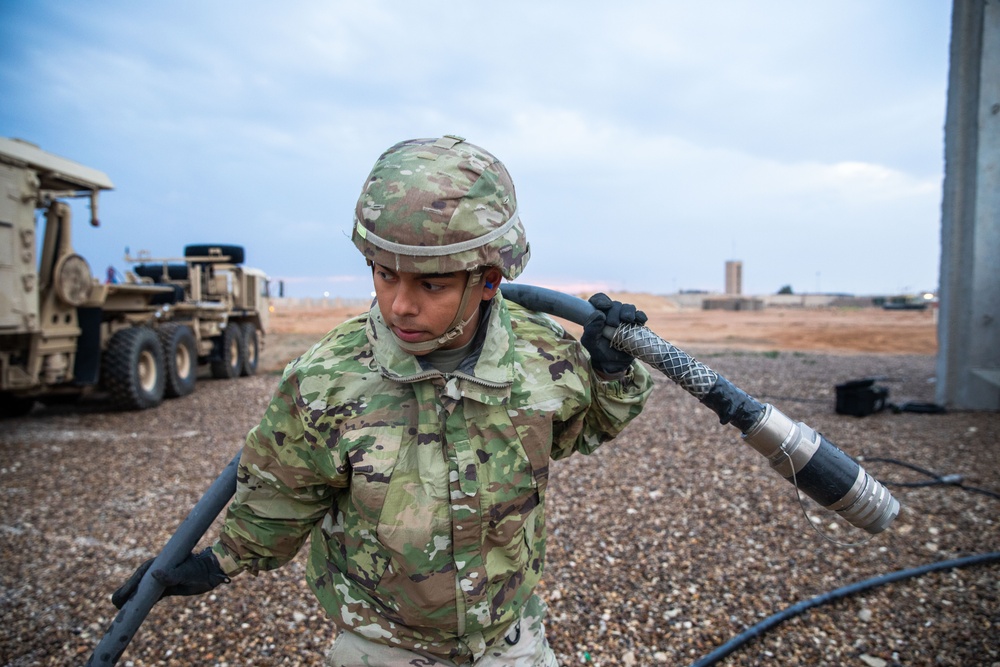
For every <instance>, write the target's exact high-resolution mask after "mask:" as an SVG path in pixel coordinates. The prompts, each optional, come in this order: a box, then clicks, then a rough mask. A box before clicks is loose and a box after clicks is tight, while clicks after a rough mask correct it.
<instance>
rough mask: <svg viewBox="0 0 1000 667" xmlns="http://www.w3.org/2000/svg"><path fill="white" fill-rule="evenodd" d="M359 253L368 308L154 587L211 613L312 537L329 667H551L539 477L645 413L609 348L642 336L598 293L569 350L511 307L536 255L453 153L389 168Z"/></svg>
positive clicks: (302, 365)
mask: <svg viewBox="0 0 1000 667" xmlns="http://www.w3.org/2000/svg"><path fill="white" fill-rule="evenodd" d="M352 240H353V242H354V244H355V245H356V246H357V247H358V249H359V250H360V251H361V252H362V253H363V254H364V256H365V259H366V260H367V262H368V264H369V265H370V266H371V269H372V279H373V282H374V287H375V294H376V299H375V301H374V302H373V304H372V307H371V310H370V311H369V312H367V313H365V314H364V315H361V316H359V317H356V318H354V319H351V320H348V321H347V322H344V323H343V324H341V325H339V326H337V327H336V328H334V329H333V330H332V331H331V332H330V333H329V334H327V335H326V337H325V338H324V339H323V340H321V341H320V342H319V343H317V344H316V345H315V346H313V347H312V348H311V349H310V350H309V351H308V352H306V353H305V354H303V355H302V356H301V357H299V358H298V359H296V360H295V361H293V362H292V363H290V364H289V365H288V367H287V368H286V369H285V372H284V375H283V377H282V380H281V383H280V385H279V386H278V389H277V391H276V392H275V394H274V397H273V398H272V400H271V403H270V405H269V406H268V408H267V411H266V413H265V415H264V417H263V419H262V421H261V422H260V424H259V425H258V426H256V427H255V428H254V429H253V430H251V431H250V433H249V435H248V436H247V440H246V446H245V447H244V448H243V454H242V458H241V460H240V465H239V474H238V479H239V483H238V487H237V490H236V496H235V498H234V499H233V502H232V504H231V505H230V507H229V509H228V511H227V513H226V519H225V524H224V526H223V529H222V533H221V535H220V536H219V538H218V540H217V541H216V542H215V544H214V545H213V546H212V547H211V548H208V549H205V550H204V551H202V552H201V553H199V554H191V555H190V556H189V557H188V558H187V559H186V560H185V561H184V562H182V563H181V564H180V565H179V566H177V567H176V568H174V569H172V570H169V571H162V570H160V571H156V572H154V573H153V576H155V577H156V578H157V579H158V580H159V581H160V582H161V583H163V584H164V585H165V586H166V590H165V592H164V595H195V594H199V593H204V592H207V591H209V590H211V589H213V588H214V587H216V586H218V585H219V584H221V583H224V582H226V583H227V582H229V580H230V577H233V576H236V575H237V574H238V573H240V572H244V571H249V572H251V573H254V574H256V573H257V572H259V571H261V570H270V569H274V568H277V567H280V566H282V565H283V564H285V563H286V562H288V561H289V560H290V559H291V558H292V557H293V556H294V555H295V554H296V552H297V551H298V550H299V548H300V547H301V546H302V545H303V543H304V542H305V540H306V538H310V542H311V544H310V547H309V559H308V563H307V580H308V582H309V584H310V586H311V588H312V590H313V591H314V593H315V594H316V597H317V598H318V599H319V601H320V603H321V604H322V606H323V608H324V609H325V610H326V612H327V614H328V615H329V616H330V618H331V619H332V620H333V622H334V623H335V624H336V626H337V628H338V631H339V632H338V635H337V639H336V640H335V642H334V644H333V647H332V649H331V650H330V653H329V654H328V656H327V663H326V664H328V665H332V666H337V667H340V666H344V665H351V666H354V665H375V666H389V665H421V666H426V667H429V666H436V665H466V664H475V665H484V666H491V667H493V666H500V665H532V666H534V665H546V666H548V665H555V664H556V658H555V654H554V652H553V651H552V649H551V648H550V647H549V645H548V643H547V642H546V640H545V634H544V627H543V623H542V621H543V617H544V613H545V608H544V603H543V602H542V601H541V600H540V599H539V597H538V596H537V595H536V594H535V592H534V590H535V586H536V585H537V584H538V582H539V579H540V577H541V575H542V568H543V564H544V560H545V537H546V532H545V497H546V484H547V481H548V477H549V460H550V459H560V458H563V457H565V456H568V455H569V454H571V453H573V452H575V451H579V452H582V453H584V454H589V453H591V452H593V451H594V450H595V449H597V447H598V446H600V445H601V444H602V443H604V442H606V441H607V440H610V439H612V438H613V437H615V436H616V435H617V434H618V433H620V432H621V430H622V429H623V428H624V427H625V426H626V424H628V423H629V421H631V420H632V419H633V418H634V417H635V416H636V415H638V414H639V412H640V411H641V410H642V407H643V405H644V404H645V401H646V398H647V397H648V395H649V392H650V391H651V388H652V380H651V378H650V376H649V374H648V372H647V371H646V370H645V368H644V367H642V366H641V365H640V364H638V363H636V362H635V361H634V360H633V359H632V357H631V356H630V355H628V354H625V353H623V352H620V351H617V350H614V349H612V348H611V347H610V346H609V345H608V342H607V340H606V339H605V338H604V337H603V336H602V335H601V333H602V330H603V329H604V327H605V325H610V326H617V325H618V324H619V323H629V322H638V323H640V324H642V323H644V322H645V321H646V316H645V315H644V314H643V313H642V312H641V311H637V310H636V309H635V307H634V306H630V305H627V304H622V303H620V302H617V301H612V300H611V299H610V298H608V297H607V296H605V295H603V294H599V295H595V296H594V297H592V298H591V303H592V304H593V305H594V306H595V308H596V309H597V310H596V312H595V313H594V316H593V317H592V318H591V319H590V321H588V322H587V323H586V325H585V327H584V332H583V335H582V336H581V340H580V342H577V341H576V340H574V339H573V338H572V337H570V336H569V335H568V334H566V333H565V332H564V331H563V329H562V328H561V327H560V326H559V325H558V324H556V323H555V321H553V320H552V319H551V318H549V317H547V316H545V315H541V314H537V313H533V312H530V311H527V310H525V309H524V308H522V307H520V306H518V305H516V304H514V303H512V302H509V301H505V300H504V298H503V296H502V295H501V294H500V292H499V291H498V289H499V285H500V281H501V280H502V279H507V280H513V279H515V278H516V277H517V276H518V274H520V273H521V271H522V270H523V268H524V266H525V264H526V263H527V261H528V256H529V247H528V243H527V241H526V239H525V234H524V227H523V226H522V224H521V220H520V218H519V216H518V211H517V200H516V198H515V195H514V185H513V183H512V182H511V179H510V175H509V174H508V173H507V170H506V168H505V167H504V166H503V164H502V163H501V162H500V161H499V160H497V159H496V158H495V157H494V156H493V155H491V154H490V153H489V152H487V151H485V150H483V149H482V148H479V147H478V146H474V145H473V144H470V143H468V142H466V141H465V140H464V139H462V138H460V137H454V136H445V137H442V138H440V139H417V140H411V141H404V142H402V143H399V144H396V145H395V146H393V147H392V148H390V149H389V150H387V151H386V152H385V153H383V154H382V156H381V157H380V158H379V159H378V161H377V162H376V163H375V167H374V168H373V170H372V172H371V174H370V175H369V177H368V180H367V181H366V182H365V185H364V189H363V191H362V193H361V196H360V198H359V199H358V202H357V206H356V209H355V220H354V229H353V233H352ZM150 562H151V561H150ZM150 562H147V563H145V564H143V566H141V567H140V568H139V569H138V570H137V571H136V572H135V574H133V576H132V577H131V578H130V579H129V581H128V582H126V583H125V584H124V585H123V586H122V587H121V588H119V589H118V590H117V591H116V592H115V594H114V596H113V597H112V599H113V601H114V603H115V605H116V606H118V607H119V608H120V607H121V606H122V604H124V602H125V601H126V600H127V599H128V598H129V597H130V596H131V595H132V594H133V593H134V591H135V589H136V588H137V586H138V582H139V580H140V579H141V577H142V575H143V573H144V572H145V570H146V569H148V567H149V565H150Z"/></svg>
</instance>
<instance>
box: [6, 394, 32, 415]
mask: <svg viewBox="0 0 1000 667" xmlns="http://www.w3.org/2000/svg"><path fill="white" fill-rule="evenodd" d="M33 407H35V399H33V398H25V397H24V396H12V395H11V394H0V419H11V418H13V417H23V416H24V415H26V414H28V413H29V412H31V408H33Z"/></svg>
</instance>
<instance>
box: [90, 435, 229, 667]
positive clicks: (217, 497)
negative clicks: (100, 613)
mask: <svg viewBox="0 0 1000 667" xmlns="http://www.w3.org/2000/svg"><path fill="white" fill-rule="evenodd" d="M240 453H241V452H240ZM240 453H237V454H236V456H234V457H233V460H232V461H230V462H229V465H227V466H226V467H225V469H223V471H222V473H220V474H219V476H218V477H217V478H216V479H215V481H214V482H212V485H211V486H210V487H208V491H206V492H205V495H203V496H202V497H201V500H199V501H198V502H197V503H195V506H194V507H193V508H191V512H189V513H188V515H187V518H186V519H184V521H183V522H182V523H181V525H180V526H179V527H178V528H177V532H175V533H174V534H173V536H171V538H170V539H169V540H167V543H166V545H165V546H164V547H163V550H162V551H161V552H160V554H159V555H158V556H157V557H156V560H155V561H153V565H152V566H151V567H150V568H149V569H148V570H147V571H146V574H145V575H144V576H143V578H142V581H140V582H139V588H138V589H137V590H136V592H135V595H133V596H132V597H131V598H129V600H128V601H127V602H126V603H125V604H124V605H122V608H121V611H119V612H118V615H117V616H115V620H114V621H112V622H111V626H110V627H109V628H108V630H107V632H105V633H104V637H103V638H101V641H100V643H99V644H98V645H97V648H95V649H94V652H93V653H92V654H91V656H90V659H89V660H87V665H88V666H90V665H101V666H102V667H103V666H105V665H114V664H116V663H117V662H118V659H119V658H121V656H122V653H123V652H124V651H125V647H126V646H128V644H129V642H131V641H132V637H133V636H134V635H135V633H136V631H137V630H138V629H139V626H140V625H142V622H143V621H144V620H145V619H146V616H147V615H148V614H149V610H150V609H152V608H153V605H154V604H156V603H157V602H158V601H159V599H160V596H161V595H163V584H161V583H160V582H158V581H157V580H156V579H155V578H154V577H153V575H152V574H150V573H151V572H153V571H154V570H158V569H170V568H172V567H174V566H175V565H179V564H180V562H181V561H183V560H184V559H185V558H186V557H187V555H188V554H189V553H191V550H192V549H194V547H195V545H196V544H198V540H200V539H201V538H202V536H203V535H204V534H205V532H206V531H207V530H208V528H209V526H211V525H212V522H213V521H215V517H217V516H219V513H220V512H221V511H222V510H223V508H225V506H226V504H227V503H228V502H229V499H230V498H232V497H233V494H235V493H236V469H237V467H238V466H239V462H240Z"/></svg>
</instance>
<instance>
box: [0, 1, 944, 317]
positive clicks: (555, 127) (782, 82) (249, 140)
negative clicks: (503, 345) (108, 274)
mask: <svg viewBox="0 0 1000 667" xmlns="http://www.w3.org/2000/svg"><path fill="white" fill-rule="evenodd" d="M950 12H951V2H948V1H946V0H839V1H838V2H823V3H819V2H802V1H801V0H767V1H765V2H749V1H736V0H716V1H714V2H682V1H680V0H637V1H634V2H622V3H609V2H594V1H591V0H582V1H576V2H569V1H565V2H548V3H540V2H530V1H527V0H524V1H521V0H513V1H508V2H504V3H485V2H469V3H461V4H456V3H444V2H439V1H437V0H425V1H424V2H419V3H415V2H389V1H382V0H366V1H365V2H358V1H356V0H355V1H352V2H339V1H325V2H319V1H316V2H304V1H302V2H296V1H291V2H280V3H279V2H258V1H241V2H235V1H224V0H220V1H218V2H209V3H206V2H201V1H194V0H192V1H182V2H177V1H174V2H157V3H137V2H127V1H125V0H121V1H111V0H94V1H92V2H86V3H83V2H75V3H69V2H57V1H55V0H37V1H34V2H28V1H27V0H25V1H18V0H0V99H2V100H3V103H2V104H0V136H6V137H17V138H21V139H26V140H28V141H31V142H33V143H36V144H38V145H40V146H41V147H42V148H44V149H46V150H48V151H50V152H53V153H56V154H58V155H61V156H63V157H67V158H70V159H73V160H76V161H78V162H82V163H84V164H86V165H88V166H90V167H94V168H97V169H99V170H101V171H103V172H105V173H106V174H108V176H109V177H110V178H111V180H112V181H113V182H114V183H115V190H114V191H112V192H109V193H106V194H105V195H103V197H102V200H101V221H102V225H101V227H100V228H99V229H93V228H91V227H90V226H89V225H86V224H81V225H78V226H77V227H76V229H75V232H74V239H73V240H74V243H75V245H76V247H77V250H78V252H80V253H81V254H83V255H84V256H85V257H86V258H87V259H88V260H89V261H90V263H91V267H92V269H93V271H94V273H95V275H98V276H103V275H104V271H105V269H106V267H107V266H108V265H114V266H115V267H117V268H118V269H119V270H122V269H124V268H126V264H125V262H124V261H123V256H124V254H125V249H126V247H128V248H129V249H130V250H131V251H132V252H133V253H135V252H137V251H139V250H148V251H149V252H150V253H151V254H153V255H154V256H159V257H164V256H179V255H180V254H181V253H182V251H183V246H184V245H186V244H188V243H233V244H239V245H243V246H245V248H246V253H247V264H249V265H252V266H256V267H258V268H261V269H263V270H265V271H266V272H267V273H268V274H269V275H270V276H271V277H272V279H274V280H283V281H284V283H285V293H286V295H289V296H320V295H322V294H323V293H324V292H329V293H330V294H331V295H332V296H342V297H346V298H356V297H361V296H364V295H367V294H368V293H369V292H370V290H371V284H370V274H369V273H368V271H367V269H366V267H365V266H364V263H363V261H362V260H361V259H360V255H359V254H358V253H357V251H356V250H355V249H354V246H353V245H351V243H350V240H349V238H348V236H347V234H348V232H349V229H350V223H351V216H352V210H353V205H354V201H355V199H356V198H357V195H358V192H359V191H360V187H361V184H362V183H363V181H364V179H365V176H366V175H367V173H368V170H369V169H370V168H371V165H372V163H373V162H374V160H375V159H376V158H377V157H378V155H379V153H381V152H382V150H384V149H385V148H387V147H388V146H390V145H392V144H394V143H396V142H397V141H399V140H401V139H407V138H412V137H428V136H440V135H442V134H458V135H461V136H464V137H467V138H468V139H469V140H470V141H472V142H474V143H477V144H480V145H482V146H484V147H485V148H487V149H488V150H490V151H492V152H493V153H495V154H496V155H497V156H498V157H500V159H501V160H503V161H504V163H505V164H506V165H507V167H508V168H509V170H510V171H511V173H512V175H513V177H514V181H515V184H516V186H517V192H518V200H519V204H520V210H521V214H522V218H523V220H524V221H525V225H526V227H527V230H528V236H529V239H530V241H531V245H532V260H531V263H530V264H529V266H528V269H527V271H526V272H525V273H524V275H523V277H522V278H521V279H520V280H519V282H524V283H530V284H539V285H545V286H549V287H555V288H560V289H564V290H566V291H572V292H577V291H595V290H598V289H603V290H631V291H642V292H652V293H669V292H674V291H678V290H692V289H700V290H710V291H722V290H723V288H724V264H725V261H726V260H730V259H737V260H741V261H742V262H743V281H744V292H746V293H752V294H767V293H773V292H776V291H777V290H778V289H780V288H781V287H782V286H784V285H790V286H791V287H792V288H793V290H794V291H795V292H796V293H801V292H816V291H821V292H848V293H855V294H866V295H867V294H884V293H895V292H901V291H918V290H920V291H922V290H927V289H934V288H936V286H937V276H938V263H939V253H940V239H939V235H940V217H941V185H942V180H943V175H944V174H943V169H944V164H943V141H944V130H943V125H944V111H945V97H946V89H947V73H948V42H949V33H950ZM86 214H87V212H86V208H85V207H83V206H82V205H81V206H78V207H77V215H78V217H79V218H82V217H83V216H85V215H86Z"/></svg>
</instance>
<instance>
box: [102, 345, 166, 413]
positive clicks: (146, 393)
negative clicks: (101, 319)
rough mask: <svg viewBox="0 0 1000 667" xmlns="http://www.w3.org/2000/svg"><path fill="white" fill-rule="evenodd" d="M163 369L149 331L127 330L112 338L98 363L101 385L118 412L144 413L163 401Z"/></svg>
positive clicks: (161, 354)
mask: <svg viewBox="0 0 1000 667" xmlns="http://www.w3.org/2000/svg"><path fill="white" fill-rule="evenodd" d="M163 368H164V367H163V348H162V347H161V346H160V339H159V338H158V337H157V336H156V333H155V332H154V331H153V330H152V329H150V328H149V327H129V328H128V329H122V330H121V331H119V332H118V333H116V334H115V335H114V336H112V337H111V341H110V342H109V343H108V349H107V350H106V351H105V352H104V358H103V359H102V362H101V383H102V384H103V385H104V387H105V388H106V389H107V390H108V391H109V392H110V393H111V400H112V401H113V402H114V404H115V405H116V406H118V407H119V408H121V409H123V410H145V409H146V408H153V407H156V406H157V405H159V404H160V403H161V402H162V401H163V390H164V385H165V384H166V382H165V379H164V377H163V376H164V373H163Z"/></svg>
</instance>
